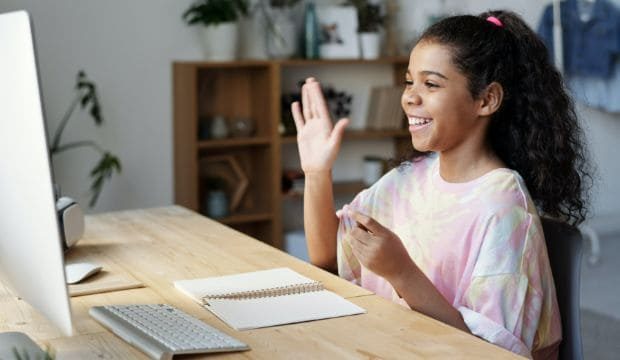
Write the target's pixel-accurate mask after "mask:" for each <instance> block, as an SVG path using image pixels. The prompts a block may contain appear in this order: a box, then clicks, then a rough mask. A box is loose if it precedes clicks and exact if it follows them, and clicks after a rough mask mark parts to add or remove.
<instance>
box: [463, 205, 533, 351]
mask: <svg viewBox="0 0 620 360" xmlns="http://www.w3.org/2000/svg"><path fill="white" fill-rule="evenodd" d="M531 226H532V216H531V215H530V214H528V213H527V212H525V210H524V209H523V208H519V207H513V208H507V209H501V210H499V211H498V212H497V213H496V214H495V215H494V216H492V217H491V219H490V220H489V222H488V224H487V227H486V231H485V235H484V240H483V243H482V245H481V248H480V251H479V254H478V258H477V259H476V264H475V267H474V271H473V274H472V279H471V282H470V283H469V286H468V287H467V289H466V290H465V292H464V294H463V297H462V300H461V306H459V307H458V308H457V309H458V311H459V312H460V313H461V315H462V316H463V320H464V321H465V324H467V326H468V327H469V329H470V331H471V332H472V333H473V334H474V335H476V336H478V337H481V338H483V339H485V340H487V341H489V342H491V343H494V344H496V345H499V346H501V347H503V348H505V349H508V350H510V351H512V352H515V353H517V354H520V355H523V356H526V357H531V356H532V355H531V351H532V347H533V343H534V338H535V336H536V332H537V329H538V327H539V319H541V312H542V311H543V295H542V292H541V291H540V286H541V283H542V281H541V279H540V277H541V276H542V275H541V273H540V271H539V266H540V264H538V263H537V259H538V257H536V256H530V253H531V251H532V249H533V248H534V249H536V246H534V247H532V245H533V244H536V243H539V242H540V241H544V240H542V239H540V238H536V237H537V236H539V235H538V231H536V229H531Z"/></svg>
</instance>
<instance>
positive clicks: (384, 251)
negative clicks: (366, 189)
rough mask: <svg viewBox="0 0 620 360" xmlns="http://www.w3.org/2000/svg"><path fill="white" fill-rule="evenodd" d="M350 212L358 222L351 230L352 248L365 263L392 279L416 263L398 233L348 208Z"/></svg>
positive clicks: (376, 272)
mask: <svg viewBox="0 0 620 360" xmlns="http://www.w3.org/2000/svg"><path fill="white" fill-rule="evenodd" d="M348 215H349V216H350V217H351V218H352V219H353V220H355V222H356V223H357V226H356V227H355V228H354V229H353V230H351V232H350V237H349V239H350V243H351V249H352V251H353V255H355V257H356V258H357V259H358V260H359V262H360V263H361V264H362V265H364V267H366V268H367V269H368V270H370V271H372V272H374V273H375V274H377V275H379V276H382V277H384V278H385V279H386V280H388V281H390V282H392V279H395V278H396V277H398V276H400V275H401V272H402V270H403V269H405V268H407V266H406V265H413V260H412V259H411V257H410V256H409V253H408V252H407V249H405V246H404V245H403V243H402V241H401V240H400V239H399V238H398V236H397V235H396V234H394V233H393V232H392V231H390V230H389V229H387V228H386V227H384V226H383V225H381V224H379V223H378V222H377V221H376V220H375V219H373V218H371V217H369V216H367V215H364V214H362V213H360V212H357V211H354V210H348Z"/></svg>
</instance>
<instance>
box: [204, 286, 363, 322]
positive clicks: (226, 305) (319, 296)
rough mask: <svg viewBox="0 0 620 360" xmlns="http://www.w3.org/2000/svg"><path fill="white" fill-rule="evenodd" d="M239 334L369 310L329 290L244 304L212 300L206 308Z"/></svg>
mask: <svg viewBox="0 0 620 360" xmlns="http://www.w3.org/2000/svg"><path fill="white" fill-rule="evenodd" d="M205 307H206V308H207V309H209V310H210V311H211V312H212V313H214V314H215V315H216V316H217V317H218V318H220V320H222V321H224V322H225V323H226V324H228V325H229V326H230V327H232V328H234V329H235V330H249V329H257V328H262V327H268V326H275V325H283V324H292V323H298V322H305V321H312V320H320V319H328V318H335V317H341V316H348V315H355V314H362V313H365V312H366V310H364V309H363V308H361V307H359V306H357V305H355V304H353V303H352V302H350V301H348V300H346V299H344V298H342V297H341V296H339V295H337V294H334V293H333V292H331V291H328V290H322V291H316V292H309V293H305V294H294V295H286V296H278V297H267V298H257V299H244V300H220V299H217V300H209V301H208V305H205Z"/></svg>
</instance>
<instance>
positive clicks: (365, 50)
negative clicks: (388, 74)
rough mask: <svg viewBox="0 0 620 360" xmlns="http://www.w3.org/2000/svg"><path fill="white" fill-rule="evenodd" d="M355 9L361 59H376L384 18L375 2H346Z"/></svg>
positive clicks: (356, 0)
mask: <svg viewBox="0 0 620 360" xmlns="http://www.w3.org/2000/svg"><path fill="white" fill-rule="evenodd" d="M347 4H349V5H353V6H355V8H356V9H357V21H358V28H357V32H358V33H359V38H360V47H361V50H362V58H364V59H377V58H379V56H380V55H381V34H380V30H381V29H382V28H383V25H384V22H385V16H384V15H383V14H382V12H381V6H380V4H379V3H377V2H376V1H374V2H373V1H370V0H348V3H347Z"/></svg>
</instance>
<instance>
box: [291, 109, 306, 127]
mask: <svg viewBox="0 0 620 360" xmlns="http://www.w3.org/2000/svg"><path fill="white" fill-rule="evenodd" d="M291 112H292V113H293V120H295V128H297V133H298V134H299V133H300V131H301V128H302V127H304V117H303V115H302V114H301V109H300V105H299V101H295V102H294V103H293V105H291Z"/></svg>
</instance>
